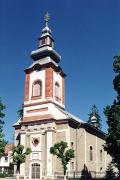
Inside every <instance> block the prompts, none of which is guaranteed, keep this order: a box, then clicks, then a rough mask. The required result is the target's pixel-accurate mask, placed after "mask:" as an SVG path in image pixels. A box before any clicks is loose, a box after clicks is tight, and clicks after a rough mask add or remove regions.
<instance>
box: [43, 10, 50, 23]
mask: <svg viewBox="0 0 120 180" xmlns="http://www.w3.org/2000/svg"><path fill="white" fill-rule="evenodd" d="M49 19H50V15H49V13H48V12H46V14H45V16H44V20H45V25H46V26H48V21H49Z"/></svg>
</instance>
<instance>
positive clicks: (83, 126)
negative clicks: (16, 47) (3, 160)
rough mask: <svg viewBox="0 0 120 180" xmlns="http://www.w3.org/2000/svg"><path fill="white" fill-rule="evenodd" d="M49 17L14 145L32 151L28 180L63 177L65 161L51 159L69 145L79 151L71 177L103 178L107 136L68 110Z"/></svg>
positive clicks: (28, 77) (24, 171) (28, 74)
mask: <svg viewBox="0 0 120 180" xmlns="http://www.w3.org/2000/svg"><path fill="white" fill-rule="evenodd" d="M48 20H49V16H48V14H46V15H45V27H44V28H43V29H42V33H41V36H40V37H39V39H38V48H37V49H35V50H33V51H32V52H31V58H32V64H31V65H30V66H29V67H27V68H26V69H25V95H24V107H23V117H22V118H20V119H19V120H18V121H17V122H16V123H15V124H14V125H13V126H14V128H15V145H18V143H19V144H21V145H24V147H25V148H27V147H30V148H31V150H32V153H31V154H30V155H28V156H27V158H26V162H25V163H23V164H21V166H20V176H21V177H22V176H23V177H25V178H26V179H42V178H43V179H53V178H55V177H56V178H57V177H61V176H62V175H63V169H62V166H61V163H60V161H59V160H58V159H57V158H56V157H55V156H53V155H51V154H50V147H52V146H53V145H54V144H55V143H57V142H60V141H61V140H62V141H66V142H67V143H68V146H69V148H73V149H74V151H75V158H73V159H72V160H71V162H70V163H69V164H68V172H67V173H68V176H72V177H73V175H74V174H75V175H77V176H79V177H81V176H87V174H89V175H91V176H92V177H102V176H104V174H105V171H106V168H107V165H108V163H109V162H110V160H111V158H110V157H109V156H108V155H107V153H106V152H105V151H104V149H103V144H104V142H105V133H104V132H102V131H101V130H100V129H98V128H97V125H96V117H95V116H93V117H92V119H91V124H88V123H86V122H84V121H83V120H81V119H79V118H78V117H76V116H74V115H72V114H70V113H69V112H67V111H66V109H65V77H66V74H65V73H64V71H63V69H62V68H61V67H60V66H59V62H60V60H61V56H60V55H59V54H58V53H57V52H56V51H55V49H54V39H53V36H52V32H51V29H50V28H49V26H48Z"/></svg>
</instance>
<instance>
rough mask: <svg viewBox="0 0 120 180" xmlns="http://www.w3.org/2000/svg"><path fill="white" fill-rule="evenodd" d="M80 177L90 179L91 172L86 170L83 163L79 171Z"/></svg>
mask: <svg viewBox="0 0 120 180" xmlns="http://www.w3.org/2000/svg"><path fill="white" fill-rule="evenodd" d="M81 179H87V180H90V179H92V175H91V172H90V171H89V170H88V168H87V166H86V165H85V164H84V167H83V169H82V171H81Z"/></svg>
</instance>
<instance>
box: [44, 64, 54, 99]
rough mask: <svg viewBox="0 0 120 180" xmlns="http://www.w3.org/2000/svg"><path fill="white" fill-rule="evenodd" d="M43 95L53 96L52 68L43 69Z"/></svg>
mask: <svg viewBox="0 0 120 180" xmlns="http://www.w3.org/2000/svg"><path fill="white" fill-rule="evenodd" d="M45 97H46V98H50V97H53V68H51V67H49V68H47V69H46V70H45Z"/></svg>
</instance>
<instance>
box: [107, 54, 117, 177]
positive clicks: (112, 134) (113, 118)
mask: <svg viewBox="0 0 120 180" xmlns="http://www.w3.org/2000/svg"><path fill="white" fill-rule="evenodd" d="M114 59H115V60H114V63H113V70H114V72H115V73H116V76H115V78H114V80H113V85H114V89H115V91H116V92H117V97H116V99H115V100H114V102H113V104H112V105H111V106H106V108H105V109H104V114H105V115H106V117H107V124H108V134H107V136H106V143H105V145H104V149H105V150H106V151H107V153H108V154H110V155H111V157H112V162H113V163H114V165H115V166H116V167H117V168H118V170H119V176H120V55H116V56H114Z"/></svg>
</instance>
